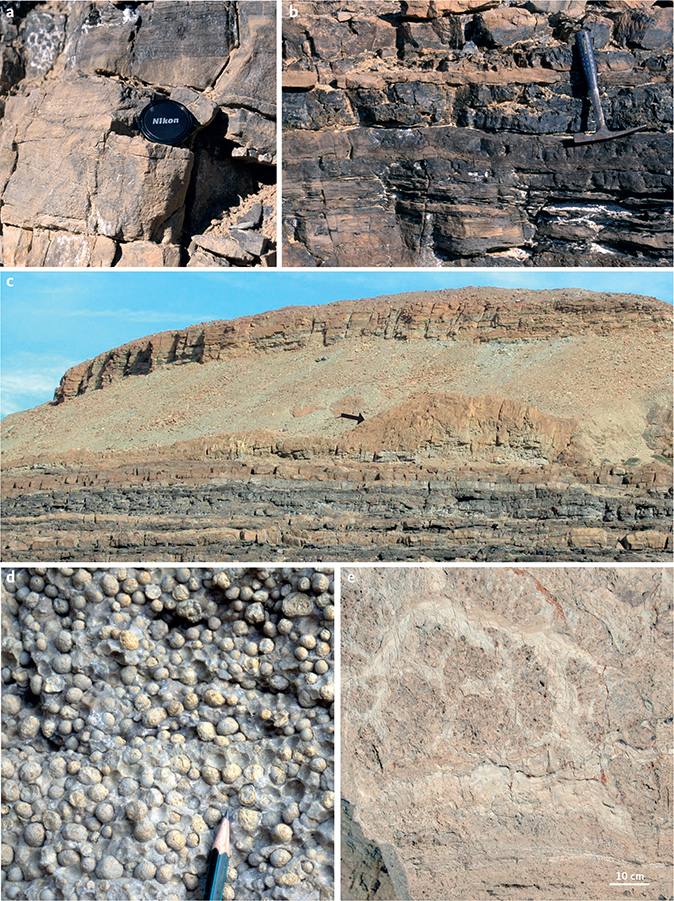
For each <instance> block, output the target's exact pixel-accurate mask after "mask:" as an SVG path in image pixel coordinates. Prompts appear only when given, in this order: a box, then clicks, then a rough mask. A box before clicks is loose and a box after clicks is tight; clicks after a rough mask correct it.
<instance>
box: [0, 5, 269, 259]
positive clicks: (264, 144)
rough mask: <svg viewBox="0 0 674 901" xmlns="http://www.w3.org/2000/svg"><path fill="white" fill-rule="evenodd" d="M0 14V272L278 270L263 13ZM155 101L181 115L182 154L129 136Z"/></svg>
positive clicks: (149, 9) (209, 8) (119, 10)
mask: <svg viewBox="0 0 674 901" xmlns="http://www.w3.org/2000/svg"><path fill="white" fill-rule="evenodd" d="M3 10H4V12H3V15H2V16H0V38H1V40H2V44H1V45H0V47H1V52H2V67H1V68H2V81H1V83H0V86H1V88H2V90H3V92H4V94H5V98H4V100H3V109H4V118H3V123H2V135H1V136H0V202H1V208H0V218H1V221H2V249H3V259H4V264H5V265H7V266H69V267H70V266H106V267H108V266H131V267H138V266H141V267H143V266H169V267H173V266H270V265H275V247H274V245H275V234H276V209H275V191H274V183H275V168H274V166H275V160H276V125H275V72H276V51H275V42H276V30H275V4H274V3H272V2H269V0H261V2H257V0H255V2H244V3H236V2H229V0H207V2H182V0H181V2H177V0H165V2H161V3H150V2H142V3H134V4H129V5H127V6H124V5H120V4H113V3H108V2H101V0H92V2H66V0H48V2H45V3H42V4H38V5H35V4H22V3H13V4H12V3H9V4H5V5H4V7H3ZM8 12H12V13H13V16H9V15H8ZM158 99H171V100H175V101H177V102H179V103H181V104H183V106H185V107H186V108H187V109H188V110H189V112H190V114H191V116H192V119H193V124H194V129H193V131H192V134H191V135H190V136H189V137H188V138H187V139H186V140H185V141H183V142H182V144H181V145H180V146H169V145H166V144H159V143H153V142H151V141H149V140H147V139H146V138H145V137H143V135H142V134H141V132H140V129H139V126H138V121H137V120H138V115H139V114H140V112H141V111H142V109H143V108H144V107H145V106H146V105H147V104H148V103H150V102H151V101H154V100H158Z"/></svg>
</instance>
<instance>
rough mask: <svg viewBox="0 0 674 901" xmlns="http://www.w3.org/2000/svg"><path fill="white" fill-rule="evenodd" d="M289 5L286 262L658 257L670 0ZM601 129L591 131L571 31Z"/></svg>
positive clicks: (496, 262)
mask: <svg viewBox="0 0 674 901" xmlns="http://www.w3.org/2000/svg"><path fill="white" fill-rule="evenodd" d="M295 6H296V7H297V10H298V15H297V17H295V18H292V19H291V18H285V19H284V26H283V34H284V76H283V86H284V100H283V122H284V124H283V161H284V162H283V165H284V192H283V193H284V198H283V200H284V221H283V229H284V241H285V244H284V254H285V256H284V259H285V262H286V264H288V265H291V266H326V265H327V266H359V265H366V266H371V265H374V266H395V265H418V266H475V265H479V266H539V265H542V266H551V265H552V266H556V265H561V266H667V265H671V259H672V242H671V169H672V150H671V123H672V103H671V72H672V10H671V7H670V6H669V4H667V3H664V2H663V3H660V2H655V0H643V2H638V3H635V4H629V5H624V4H623V5H620V4H616V3H613V2H611V0H604V2H596V3H586V2H584V0H573V2H568V3H549V2H526V3H525V2H521V0H506V2H505V3H499V2H497V0H481V2H480V0H422V2H416V0H400V2H398V0H387V2H384V3H379V4H376V8H375V5H374V4H371V3H367V2H358V0H355V2H351V3H348V4H346V5H345V4H344V3H337V2H332V0H326V2H306V0H300V2H298V3H297V4H295ZM581 28H584V29H587V30H588V31H590V33H591V35H592V39H593V43H594V48H595V56H596V58H597V65H598V68H599V83H600V92H601V95H602V103H603V106H604V111H605V115H606V120H607V123H608V127H609V128H611V129H614V130H616V129H625V128H630V127H634V126H637V125H645V126H647V129H646V131H644V132H643V133H638V134H634V135H632V136H628V137H623V138H621V139H616V140H611V141H607V142H604V143H597V144H589V145H579V146H575V145H573V142H572V140H571V138H572V136H573V134H574V133H576V132H580V131H593V130H594V128H595V125H594V122H593V115H592V113H591V112H590V113H589V114H588V110H589V104H588V101H587V86H586V83H585V80H584V76H583V74H582V69H581V67H580V62H579V60H578V57H577V51H575V49H574V38H575V34H576V32H577V31H578V30H579V29H581Z"/></svg>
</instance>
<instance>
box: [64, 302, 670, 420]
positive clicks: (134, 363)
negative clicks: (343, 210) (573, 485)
mask: <svg viewBox="0 0 674 901" xmlns="http://www.w3.org/2000/svg"><path fill="white" fill-rule="evenodd" d="M671 319H672V312H671V307H668V306H667V305H666V304H663V303H662V302H661V301H658V300H655V299H653V298H649V297H642V296H638V295H634V294H610V293H603V292H588V291H582V290H579V289H564V290H551V291H545V292H542V291H526V290H522V289H509V288H488V289H484V288H457V289H454V290H440V291H417V292H411V293H407V294H396V295H392V296H384V297H378V298H374V300H357V301H340V302H339V303H336V304H335V303H333V304H325V305H323V306H316V307H312V306H307V307H287V308H284V309H281V310H274V311H272V312H269V313H261V314H259V315H256V316H242V317H241V318H239V319H233V320H221V321H217V322H207V323H202V324H200V325H195V326H191V327H190V328H187V329H180V330H175V331H167V332H160V333H158V334H155V335H149V336H148V337H146V338H141V339H139V340H137V341H131V342H129V343H128V344H124V345H122V346H121V347H117V348H115V349H114V350H111V351H108V352H107V353H104V354H100V355H99V356H97V357H96V358H95V359H93V360H87V361H86V362H84V363H80V364H79V365H77V366H74V367H73V368H72V369H69V370H68V371H67V372H66V373H65V375H64V376H63V379H62V380H61V384H60V386H59V388H58V389H57V391H56V394H55V397H54V399H55V401H56V402H57V403H61V402H62V401H64V400H67V399H68V398H69V397H74V396H76V395H80V394H83V393H84V392H85V391H88V390H91V389H92V388H103V387H105V386H106V385H111V384H113V383H114V382H117V381H119V380H120V379H123V378H126V377H128V376H130V375H145V374H147V373H149V372H153V371H156V370H157V369H160V368H163V367H165V366H172V365H176V364H183V363H209V362H213V361H218V360H225V359H230V358H232V357H236V356H241V355H246V354H249V353H250V352H252V351H276V350H297V349H298V348H302V347H316V348H317V349H319V348H320V347H329V346H331V345H333V344H335V343H337V342H339V341H346V340H351V339H358V338H364V339H369V338H380V339H384V340H394V341H405V342H408V341H416V340H428V341H437V340H455V339H459V340H461V341H468V342H471V343H482V342H499V341H504V342H517V341H531V340H537V341H543V340H551V339H563V338H568V337H570V336H580V335H585V334H590V335H610V334H613V333H619V332H628V331H630V330H631V329H638V330H639V331H641V330H645V331H647V332H652V333H654V334H663V333H664V331H666V329H667V328H668V323H670V322H671Z"/></svg>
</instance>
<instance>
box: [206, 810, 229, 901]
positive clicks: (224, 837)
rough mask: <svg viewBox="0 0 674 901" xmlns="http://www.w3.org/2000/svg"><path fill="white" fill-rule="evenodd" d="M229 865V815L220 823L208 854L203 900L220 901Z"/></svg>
mask: <svg viewBox="0 0 674 901" xmlns="http://www.w3.org/2000/svg"><path fill="white" fill-rule="evenodd" d="M228 866H229V816H228V814H225V818H224V819H223V821H222V823H220V828H219V829H218V832H217V834H216V836H215V840H214V842H213V847H212V848H211V853H210V854H209V855H208V873H207V875H206V890H205V892H204V901H222V892H223V889H224V887H225V881H226V879H227V867H228Z"/></svg>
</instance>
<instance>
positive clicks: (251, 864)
mask: <svg viewBox="0 0 674 901" xmlns="http://www.w3.org/2000/svg"><path fill="white" fill-rule="evenodd" d="M1 590H2V741H3V749H2V777H3V778H2V804H3V811H2V812H3V823H2V870H3V891H2V896H3V898H4V899H7V901H12V899H23V898H30V897H35V898H38V897H39V898H52V899H62V901H84V899H87V898H92V897H96V898H101V899H103V898H105V899H109V901H122V899H124V901H129V899H131V898H133V899H134V901H150V899H152V901H159V899H165V901H170V899H175V898H185V899H187V898H190V899H192V898H203V897H204V886H205V881H206V872H207V869H208V855H209V853H210V848H211V845H212V841H213V838H214V835H215V831H216V829H217V827H218V826H219V824H220V821H221V820H222V817H223V814H224V813H225V812H227V813H228V814H229V817H230V820H231V822H232V829H233V836H232V837H233V841H232V846H231V864H230V867H229V871H228V878H227V882H226V884H225V887H224V893H223V898H224V899H225V901H232V899H234V898H236V899H252V898H257V899H260V898H273V897H278V896H279V894H281V895H282V896H283V897H284V898H287V899H289V901H290V899H294V901H301V899H305V898H307V897H311V898H316V899H317V901H318V899H321V901H328V899H330V898H333V897H334V891H333V886H332V873H333V863H334V851H333V815H334V814H333V810H334V794H333V792H334V786H333V773H334V767H333V759H332V757H333V752H332V747H333V739H334V724H333V713H334V711H333V699H334V682H333V672H332V665H333V644H334V641H333V624H334V587H333V573H332V571H331V570H330V568H328V567H320V568H318V569H315V568H312V567H307V568H299V567H295V568H283V569H281V568H279V569H276V570H272V569H269V568H268V569H264V568H262V567H252V568H243V567H237V568H232V569H224V570H223V569H222V568H204V567H190V568H186V567H179V568H175V567H168V568H167V567H163V568H157V569H154V568H150V569H146V568H144V567H137V568H133V567H124V568H121V567H115V568H101V569H97V568H96V567H87V568H86V569H78V568H67V567H61V568H59V569H57V568H52V567H48V568H47V567H45V568H41V569H35V568H31V569H27V570H26V569H17V568H12V569H8V568H3V571H2V585H1ZM305 646H306V647H305ZM300 647H301V648H302V650H301V651H299V648H300ZM296 652H297V653H296ZM263 862H264V864H263ZM262 864H263V869H262V870H261V869H260V866H261V865H262Z"/></svg>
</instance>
